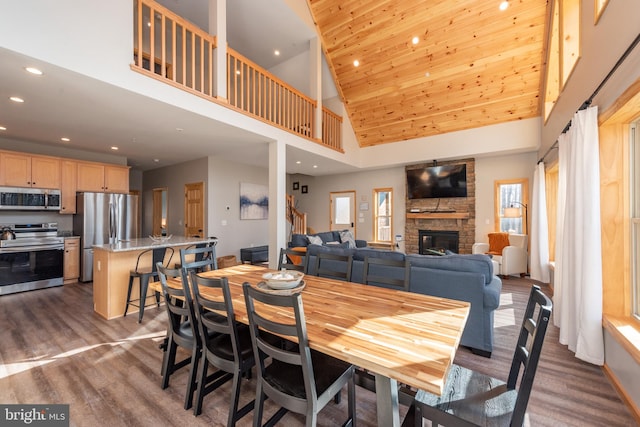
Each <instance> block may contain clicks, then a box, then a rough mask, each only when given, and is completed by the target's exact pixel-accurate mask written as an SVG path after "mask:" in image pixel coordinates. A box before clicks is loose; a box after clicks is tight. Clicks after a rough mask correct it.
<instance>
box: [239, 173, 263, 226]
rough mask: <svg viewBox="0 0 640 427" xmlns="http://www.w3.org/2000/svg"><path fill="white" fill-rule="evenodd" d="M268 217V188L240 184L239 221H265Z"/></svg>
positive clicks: (245, 183) (244, 183) (259, 185)
mask: <svg viewBox="0 0 640 427" xmlns="http://www.w3.org/2000/svg"><path fill="white" fill-rule="evenodd" d="M268 217H269V187H267V186H266V185H261V184H251V183H247V182H241V183H240V219H267V218H268Z"/></svg>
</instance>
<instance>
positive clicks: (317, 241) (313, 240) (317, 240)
mask: <svg viewBox="0 0 640 427" xmlns="http://www.w3.org/2000/svg"><path fill="white" fill-rule="evenodd" d="M307 239H309V244H310V245H322V244H323V243H324V242H323V241H322V238H321V237H320V236H312V235H309V236H307Z"/></svg>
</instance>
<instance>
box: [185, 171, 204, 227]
mask: <svg viewBox="0 0 640 427" xmlns="http://www.w3.org/2000/svg"><path fill="white" fill-rule="evenodd" d="M204 202H205V197H204V183H203V182H196V183H192V184H185V186H184V235H185V236H187V237H194V236H198V237H205V236H204Z"/></svg>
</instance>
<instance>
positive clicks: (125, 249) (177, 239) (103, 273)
mask: <svg viewBox="0 0 640 427" xmlns="http://www.w3.org/2000/svg"><path fill="white" fill-rule="evenodd" d="M211 242H217V240H216V239H215V238H209V237H205V238H199V237H184V236H172V237H171V238H170V239H168V240H166V241H155V240H153V239H151V238H149V237H147V238H141V239H131V240H127V241H121V242H118V243H114V244H107V245H94V246H93V309H94V311H95V312H96V313H98V314H99V315H101V316H102V317H104V318H105V319H113V318H116V317H121V316H122V315H123V314H124V307H125V305H126V301H127V288H128V286H129V272H130V271H131V270H133V269H135V267H136V260H137V259H138V255H139V254H140V253H141V252H143V251H145V250H147V249H155V248H173V249H174V255H173V258H172V260H171V266H173V264H174V263H176V262H177V263H179V262H180V249H182V248H185V247H187V246H191V245H197V244H201V243H205V244H207V243H211ZM140 265H141V266H145V267H147V266H148V267H150V266H151V252H149V253H148V254H145V256H143V257H142V258H141V260H140ZM139 292H140V290H139V283H138V281H137V280H136V281H135V282H134V288H133V289H132V290H131V295H138V294H139ZM134 312H136V307H131V306H130V308H129V312H128V313H127V314H130V313H134ZM134 317H136V316H134Z"/></svg>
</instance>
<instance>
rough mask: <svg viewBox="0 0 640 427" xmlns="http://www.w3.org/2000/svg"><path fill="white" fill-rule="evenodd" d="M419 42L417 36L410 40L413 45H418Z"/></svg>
mask: <svg viewBox="0 0 640 427" xmlns="http://www.w3.org/2000/svg"><path fill="white" fill-rule="evenodd" d="M419 41H420V39H419V38H418V36H415V37H414V38H412V39H411V43H413V44H418V42H419Z"/></svg>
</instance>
